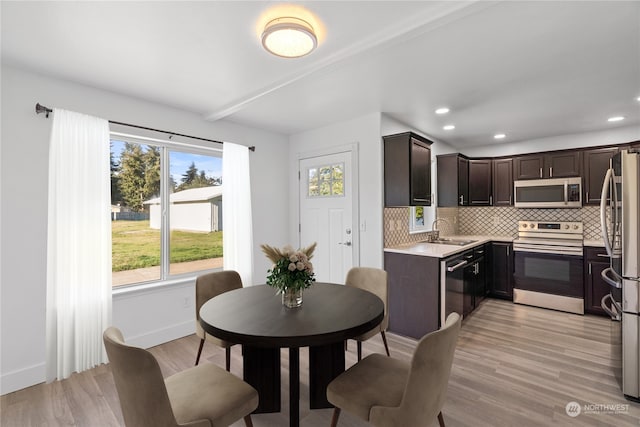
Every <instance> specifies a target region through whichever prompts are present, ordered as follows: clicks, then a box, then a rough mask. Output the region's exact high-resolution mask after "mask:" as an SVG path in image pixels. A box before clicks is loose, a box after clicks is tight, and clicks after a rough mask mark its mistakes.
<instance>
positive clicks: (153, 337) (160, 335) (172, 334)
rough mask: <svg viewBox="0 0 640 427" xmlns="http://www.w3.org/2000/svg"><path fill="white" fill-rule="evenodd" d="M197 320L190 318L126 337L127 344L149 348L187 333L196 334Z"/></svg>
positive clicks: (184, 335)
mask: <svg viewBox="0 0 640 427" xmlns="http://www.w3.org/2000/svg"><path fill="white" fill-rule="evenodd" d="M194 322H195V320H193V319H192V320H189V321H186V322H182V323H176V324H174V325H171V326H169V327H166V328H162V329H156V330H153V331H149V332H147V333H144V334H140V335H136V336H132V337H125V340H126V341H127V344H130V345H135V346H137V347H142V348H149V347H154V346H156V345H160V344H164V343H166V342H169V341H173V340H177V339H178V338H182V337H186V336H187V335H191V334H195V332H196V329H195V323H194Z"/></svg>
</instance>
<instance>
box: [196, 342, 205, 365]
mask: <svg viewBox="0 0 640 427" xmlns="http://www.w3.org/2000/svg"><path fill="white" fill-rule="evenodd" d="M203 346H204V340H203V339H201V340H200V347H199V348H198V355H197V356H196V366H198V362H200V355H201V354H202V347H203Z"/></svg>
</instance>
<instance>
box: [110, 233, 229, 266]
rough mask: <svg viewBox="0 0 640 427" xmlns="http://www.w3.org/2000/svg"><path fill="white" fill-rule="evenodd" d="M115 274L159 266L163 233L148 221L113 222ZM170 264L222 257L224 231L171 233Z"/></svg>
mask: <svg viewBox="0 0 640 427" xmlns="http://www.w3.org/2000/svg"><path fill="white" fill-rule="evenodd" d="M111 239H112V253H113V268H112V270H113V271H125V270H134V269H136V268H144V267H153V266H156V265H160V230H153V229H151V228H149V221H112V222H111ZM169 246H170V248H171V249H170V250H171V254H170V261H171V262H172V263H174V262H185V261H197V260H201V259H209V258H219V257H221V256H222V231H216V232H211V233H195V232H187V231H172V232H171V239H170V244H169Z"/></svg>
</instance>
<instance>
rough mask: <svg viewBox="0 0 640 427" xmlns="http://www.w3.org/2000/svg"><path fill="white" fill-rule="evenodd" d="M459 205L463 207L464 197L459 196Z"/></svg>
mask: <svg viewBox="0 0 640 427" xmlns="http://www.w3.org/2000/svg"><path fill="white" fill-rule="evenodd" d="M460 205H464V196H463V195H462V194H461V195H460Z"/></svg>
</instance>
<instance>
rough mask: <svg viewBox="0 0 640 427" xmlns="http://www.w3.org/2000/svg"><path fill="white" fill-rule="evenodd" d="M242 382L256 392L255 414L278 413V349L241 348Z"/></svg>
mask: <svg viewBox="0 0 640 427" xmlns="http://www.w3.org/2000/svg"><path fill="white" fill-rule="evenodd" d="M242 368H243V371H244V380H245V381H246V382H247V383H249V384H250V385H251V386H252V387H253V388H255V389H256V390H258V396H259V402H258V407H257V408H256V410H255V411H254V413H256V414H263V413H267V412H280V349H279V348H259V347H249V346H246V345H244V346H242Z"/></svg>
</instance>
